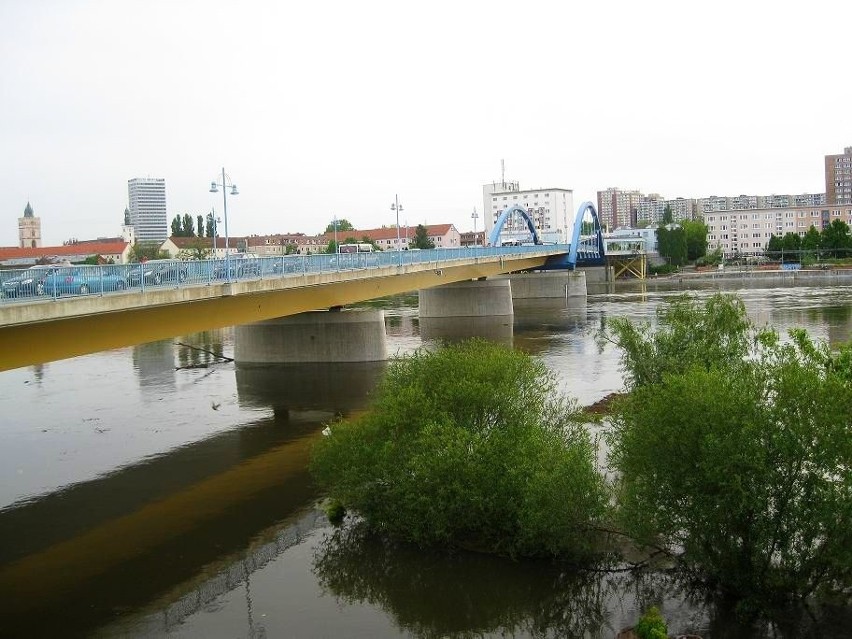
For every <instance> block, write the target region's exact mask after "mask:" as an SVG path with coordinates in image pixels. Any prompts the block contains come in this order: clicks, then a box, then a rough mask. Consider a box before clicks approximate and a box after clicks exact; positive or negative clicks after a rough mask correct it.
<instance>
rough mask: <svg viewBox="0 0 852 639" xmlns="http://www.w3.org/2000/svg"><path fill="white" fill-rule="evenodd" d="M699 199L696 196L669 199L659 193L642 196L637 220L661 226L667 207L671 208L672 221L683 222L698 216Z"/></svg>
mask: <svg viewBox="0 0 852 639" xmlns="http://www.w3.org/2000/svg"><path fill="white" fill-rule="evenodd" d="M696 206H697V201H696V200H695V198H683V197H679V198H675V199H674V200H667V199H665V198H663V197H662V196H661V195H659V194H658V193H651V194H650V195H644V196H642V199H641V200H640V201H639V209H638V211H637V213H636V222H637V224H638V223H642V224H646V225H648V226H659V225H660V224H662V223H663V216H664V215H665V212H666V207H669V208H671V211H672V221H673V222H682V221H683V220H691V219H694V218H695V217H696V211H697V209H696Z"/></svg>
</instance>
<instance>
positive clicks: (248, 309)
mask: <svg viewBox="0 0 852 639" xmlns="http://www.w3.org/2000/svg"><path fill="white" fill-rule="evenodd" d="M510 257H511V258H514V259H510ZM547 257H548V255H541V254H539V255H535V256H523V257H518V258H515V256H507V257H506V258H505V259H504V258H499V259H494V260H477V261H476V262H472V263H463V264H460V265H457V266H453V265H450V266H446V265H444V264H435V265H432V266H428V267H427V266H422V265H418V266H417V267H415V268H412V267H404V268H407V269H408V270H406V271H405V272H401V273H399V274H385V275H379V276H376V277H369V276H365V275H364V273H365V272H363V271H359V272H353V273H352V274H351V279H346V277H347V275H350V274H346V273H344V274H342V275H341V276H339V277H337V276H335V277H337V279H334V280H333V281H326V282H323V283H321V284H314V285H299V284H298V283H296V284H292V282H298V281H299V280H298V279H291V280H289V282H291V284H288V285H287V287H286V288H274V285H275V284H276V281H274V280H273V281H270V284H271V285H272V287H271V288H266V289H260V290H251V291H248V292H242V293H240V292H236V293H235V294H231V295H223V296H213V297H206V298H203V297H200V298H197V299H189V300H180V301H177V302H172V303H167V304H155V305H148V306H144V305H142V306H132V305H130V306H127V307H126V308H118V309H117V310H110V311H108V312H98V313H95V314H87V315H70V316H64V317H58V318H55V319H49V320H45V321H38V322H31V323H15V324H7V325H3V326H0V371H4V370H10V369H13V368H20V367H22V366H30V365H33V364H41V363H44V362H51V361H55V360H58V359H65V358H68V357H76V356H78V355H86V354H89V353H96V352H99V351H104V350H109V349H111V348H121V347H125V346H133V345H135V344H142V343H145V342H153V341H157V340H162V339H169V338H171V337H174V336H175V335H186V334H190V333H196V332H200V331H205V330H210V329H213V328H221V327H225V326H236V325H239V324H249V323H251V322H258V321H261V320H267V319H272V318H275V317H284V316H287V315H296V314H298V313H304V312H306V311H312V310H318V309H325V308H331V307H335V306H344V305H347V304H354V303H357V302H363V301H366V300H371V299H376V298H379V297H386V296H388V295H397V294H399V293H406V292H409V291H416V290H419V289H422V288H431V287H433V286H441V285H442V284H450V283H452V282H460V281H464V280H471V279H478V278H481V277H491V276H494V275H500V274H504V273H511V272H514V271H521V270H526V269H533V268H537V267H541V266H543V265H544V263H545V261H546V260H547ZM401 268H402V267H401ZM278 282H283V280H280V281H278ZM247 285H248V284H247ZM234 286H235V290H237V291H238V290H240V289H239V287H238V286H237V285H236V284H235V285H234ZM186 290H187V291H191V289H186ZM131 295H133V294H127V295H125V296H124V298H127V299H135V298H130V297H128V296H131ZM100 299H106V298H100Z"/></svg>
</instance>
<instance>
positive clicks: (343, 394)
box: [236, 362, 387, 418]
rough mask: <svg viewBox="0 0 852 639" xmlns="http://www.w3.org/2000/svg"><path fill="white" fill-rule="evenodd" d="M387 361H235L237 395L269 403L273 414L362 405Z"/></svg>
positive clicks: (249, 403)
mask: <svg viewBox="0 0 852 639" xmlns="http://www.w3.org/2000/svg"><path fill="white" fill-rule="evenodd" d="M386 366H387V362H345V363H310V364H277V365H272V366H245V365H242V364H237V367H236V376H237V395H238V397H239V401H240V404H241V405H242V406H245V407H253V408H256V407H272V409H273V410H274V411H275V414H276V415H279V416H281V417H282V418H287V417H289V416H290V415H291V413H295V412H305V411H320V412H324V413H330V414H332V415H345V414H346V413H348V412H350V411H352V410H356V409H360V408H364V406H366V404H367V401H368V397H369V395H370V393H372V391H373V389H374V388H375V387H376V384H378V382H379V380H380V379H381V376H382V374H383V373H384V371H385V368H386Z"/></svg>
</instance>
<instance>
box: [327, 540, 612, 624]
mask: <svg viewBox="0 0 852 639" xmlns="http://www.w3.org/2000/svg"><path fill="white" fill-rule="evenodd" d="M314 572H315V573H316V575H317V579H318V581H319V584H320V586H321V587H322V588H323V589H324V590H327V591H330V592H331V593H333V594H334V595H335V596H336V597H338V598H339V599H340V600H342V601H343V602H345V603H348V604H365V603H366V604H370V605H373V606H379V607H380V608H381V609H383V610H384V611H385V612H386V613H387V614H389V615H390V616H391V617H392V618H393V619H394V621H395V622H396V624H397V625H398V626H399V628H401V629H403V630H405V631H406V632H408V633H411V634H412V635H414V636H416V637H473V636H482V635H483V634H485V633H497V632H499V633H500V634H501V635H506V634H509V635H512V634H516V633H523V634H525V635H528V636H533V637H549V636H559V637H583V636H587V635H592V636H597V635H598V634H599V632H600V630H601V629H602V627H603V626H604V624H605V621H606V615H605V606H604V602H605V600H606V598H607V594H608V586H607V583H606V581H605V580H601V579H599V577H598V575H596V574H593V573H582V572H577V571H572V570H569V569H565V568H560V567H557V566H554V565H552V564H550V563H538V562H522V563H515V562H511V561H509V560H505V559H500V558H496V557H491V556H486V555H480V554H473V553H464V552H460V553H456V554H453V555H444V554H434V553H430V552H426V551H423V550H420V549H418V548H416V547H411V546H406V545H395V544H392V543H389V542H383V541H382V540H380V539H378V538H376V537H374V536H372V535H370V534H369V533H367V532H366V531H365V529H364V527H362V526H359V525H352V526H345V527H342V528H339V529H337V530H335V531H334V533H332V534H331V535H330V536H329V537H327V538H326V540H325V541H324V542H323V543H322V544H320V545H319V546H318V547H317V549H316V551H315V555H314Z"/></svg>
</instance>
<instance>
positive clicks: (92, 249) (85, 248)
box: [0, 242, 127, 260]
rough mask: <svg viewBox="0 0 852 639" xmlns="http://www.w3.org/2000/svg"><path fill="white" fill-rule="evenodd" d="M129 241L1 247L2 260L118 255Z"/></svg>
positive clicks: (0, 255)
mask: <svg viewBox="0 0 852 639" xmlns="http://www.w3.org/2000/svg"><path fill="white" fill-rule="evenodd" d="M126 247H127V242H85V243H82V244H64V245H62V246H42V247H40V248H18V247H17V246H7V247H0V260H15V259H25V258H32V259H36V260H37V259H39V258H42V257H51V256H54V255H56V256H62V255H116V254H119V253H122V252H123V251H124V249H125V248H126Z"/></svg>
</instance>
